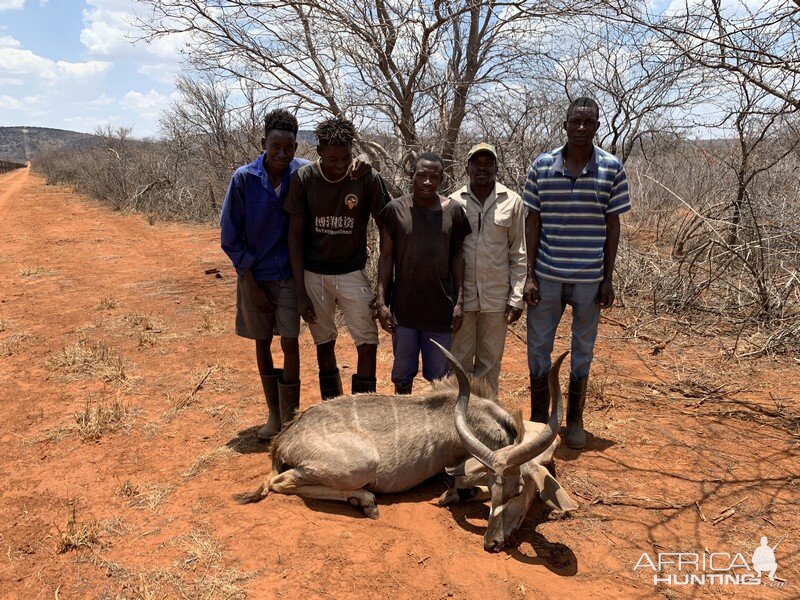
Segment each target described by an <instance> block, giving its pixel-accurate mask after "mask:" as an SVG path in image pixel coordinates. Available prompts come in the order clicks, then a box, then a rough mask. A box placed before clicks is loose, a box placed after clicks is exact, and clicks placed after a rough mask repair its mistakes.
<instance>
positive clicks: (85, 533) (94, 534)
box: [56, 502, 100, 554]
mask: <svg viewBox="0 0 800 600" xmlns="http://www.w3.org/2000/svg"><path fill="white" fill-rule="evenodd" d="M56 529H58V527H56ZM58 533H59V537H58V540H57V542H56V552H58V553H59V554H64V553H65V552H69V551H70V550H79V549H81V548H90V549H91V548H97V547H99V546H100V524H99V523H98V522H97V521H95V520H92V521H89V522H88V523H79V522H78V517H77V506H76V504H75V503H74V502H73V503H72V510H71V512H70V516H69V519H67V523H66V525H65V526H64V531H61V529H58Z"/></svg>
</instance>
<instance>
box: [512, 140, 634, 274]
mask: <svg viewBox="0 0 800 600" xmlns="http://www.w3.org/2000/svg"><path fill="white" fill-rule="evenodd" d="M565 148H566V146H563V147H561V148H557V149H555V150H551V151H550V152H545V153H544V154H541V155H540V156H539V157H538V158H537V159H536V160H535V161H533V165H531V168H530V171H529V172H528V178H527V181H526V182H525V193H524V195H523V202H524V203H525V206H526V207H527V209H528V210H529V211H531V210H535V211H538V212H539V213H540V214H541V218H542V233H541V237H540V240H539V251H538V253H537V255H536V267H535V270H536V276H537V277H542V278H544V279H550V280H552V281H561V282H565V283H598V282H600V281H602V280H603V245H604V244H605V241H606V221H605V218H606V216H607V215H620V214H622V213H624V212H626V211H628V210H630V208H631V201H630V198H629V197H628V179H627V177H626V176H625V169H624V168H623V166H622V162H621V161H620V160H619V159H618V158H617V157H616V156H614V155H613V154H609V153H608V152H606V151H604V150H602V149H600V148H598V147H597V146H595V147H594V152H593V153H592V157H591V158H590V159H589V163H588V164H587V165H586V167H585V168H584V169H583V171H582V172H581V174H580V175H579V176H578V177H577V178H573V177H572V176H571V175H570V174H569V172H568V171H566V167H565V166H564V154H563V152H564V149H565Z"/></svg>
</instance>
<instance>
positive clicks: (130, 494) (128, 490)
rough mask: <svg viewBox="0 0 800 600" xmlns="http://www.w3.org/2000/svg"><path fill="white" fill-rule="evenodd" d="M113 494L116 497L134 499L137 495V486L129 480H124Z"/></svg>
mask: <svg viewBox="0 0 800 600" xmlns="http://www.w3.org/2000/svg"><path fill="white" fill-rule="evenodd" d="M114 494H115V495H116V496H122V497H123V498H135V497H136V496H138V495H139V486H137V485H136V484H135V483H133V482H132V481H131V480H130V479H126V480H125V481H123V482H122V483H121V484H120V486H119V487H118V488H117V490H116V492H114Z"/></svg>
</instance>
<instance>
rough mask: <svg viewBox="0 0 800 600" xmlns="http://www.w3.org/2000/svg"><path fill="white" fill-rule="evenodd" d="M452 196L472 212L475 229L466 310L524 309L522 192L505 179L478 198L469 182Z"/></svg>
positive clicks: (468, 255)
mask: <svg viewBox="0 0 800 600" xmlns="http://www.w3.org/2000/svg"><path fill="white" fill-rule="evenodd" d="M450 198H452V199H453V200H455V201H456V202H458V203H459V204H461V206H463V207H464V209H465V210H466V211H467V218H468V219H469V225H470V227H471V228H472V233H470V234H469V235H468V236H467V237H466V239H464V261H465V263H466V269H465V272H464V311H465V312H467V311H482V312H504V311H505V309H506V305H511V306H513V307H514V308H523V307H524V305H525V303H524V301H523V299H522V292H523V288H524V287H525V276H526V274H527V265H528V258H527V254H526V252H525V209H524V207H523V205H522V199H521V198H520V196H519V194H517V193H515V192H513V191H511V190H510V189H508V188H507V187H506V186H504V185H502V184H501V183H495V187H494V190H493V191H492V193H491V194H490V195H489V197H488V198H486V200H485V201H484V203H483V204H481V203H480V202H478V200H477V199H476V198H475V196H474V195H473V194H472V191H471V189H470V186H469V184H467V185H465V186H464V187H462V188H461V189H460V190H458V191H456V192H454V193H453V194H451V196H450Z"/></svg>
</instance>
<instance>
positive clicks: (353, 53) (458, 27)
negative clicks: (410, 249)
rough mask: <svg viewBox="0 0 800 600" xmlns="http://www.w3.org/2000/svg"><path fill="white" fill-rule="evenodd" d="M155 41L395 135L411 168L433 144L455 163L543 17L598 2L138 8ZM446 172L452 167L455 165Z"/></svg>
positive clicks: (400, 159)
mask: <svg viewBox="0 0 800 600" xmlns="http://www.w3.org/2000/svg"><path fill="white" fill-rule="evenodd" d="M140 2H141V4H143V5H144V6H146V7H147V8H148V11H147V12H146V13H143V14H141V15H140V25H141V27H142V29H143V31H144V32H145V34H144V35H145V37H146V38H148V39H153V38H157V37H160V36H165V35H171V34H176V33H183V34H188V35H190V36H191V39H192V44H191V46H190V47H189V53H190V56H191V59H192V62H193V65H194V66H195V67H196V68H198V69H201V70H209V71H214V72H218V73H225V74H228V75H231V76H233V77H235V78H238V79H246V80H248V79H249V80H251V81H253V82H254V83H255V84H257V85H259V86H261V88H262V90H265V93H269V94H271V95H273V96H274V97H278V98H280V100H281V102H282V103H283V104H284V105H285V104H293V105H295V106H296V107H298V108H301V109H302V110H303V111H305V113H307V114H311V115H313V114H320V113H322V114H327V115H346V116H347V117H349V118H352V119H354V120H356V121H357V122H358V124H359V125H360V126H361V128H362V129H365V128H371V129H374V130H385V131H387V132H389V133H392V134H394V135H395V136H397V137H398V138H399V139H400V141H401V144H400V146H399V149H398V150H399V153H398V154H393V153H392V152H390V149H387V148H385V147H384V146H382V145H381V144H380V143H378V142H377V141H375V140H374V139H362V140H361V141H362V146H363V147H364V148H365V150H367V151H368V152H371V153H372V154H373V155H374V156H375V157H376V159H377V160H379V161H389V162H391V163H392V164H394V165H395V166H402V165H403V164H404V163H405V161H407V160H408V158H409V157H410V156H411V155H412V154H413V153H414V152H416V151H417V150H418V149H419V148H421V147H423V146H429V145H431V142H433V143H434V144H435V145H436V146H435V147H437V148H438V149H439V150H440V151H441V152H442V154H443V155H444V157H445V158H446V159H447V160H448V161H450V160H451V159H452V157H453V155H454V151H455V148H456V145H457V142H458V137H459V134H460V132H461V127H462V124H463V122H464V119H465V117H466V114H467V113H468V112H469V109H470V106H471V100H472V99H473V97H474V94H475V93H476V91H477V90H480V89H486V88H488V87H490V86H492V85H494V84H496V83H498V82H501V81H509V80H512V79H520V78H523V77H524V76H525V73H524V71H523V67H524V65H525V63H526V61H525V60H523V59H524V58H526V57H530V56H533V55H536V53H537V51H538V48H537V42H538V40H540V38H541V36H542V28H541V26H540V24H541V23H542V17H545V16H549V17H551V18H553V19H555V18H562V17H563V16H564V15H569V14H575V13H576V12H578V11H580V10H585V9H586V8H587V7H589V6H592V5H593V4H594V0H580V1H578V2H569V3H567V2H565V1H564V2H563V3H562V0H517V1H505V2H503V1H497V0H453V1H449V2H444V1H442V0H434V1H429V0H409V1H407V2H396V1H390V0H376V1H375V2H368V3H359V2H355V3H354V2H352V1H351V0H292V1H288V0H266V1H263V2H258V3H253V2H249V1H244V0H230V1H228V2H225V3H224V4H219V3H215V4H213V5H209V4H206V3H203V2H195V1H193V0H140ZM447 170H448V174H449V175H452V167H451V165H450V164H448V169H447Z"/></svg>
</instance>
